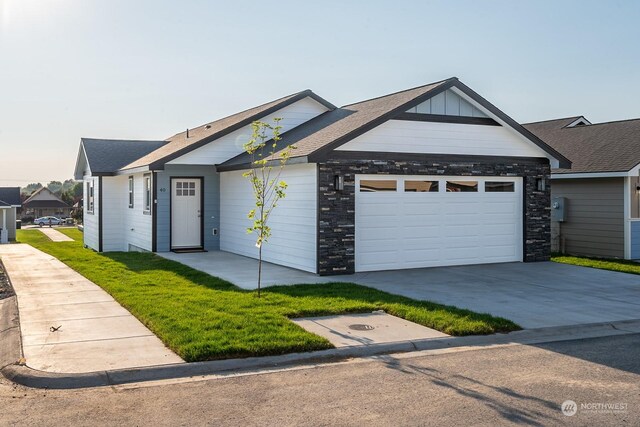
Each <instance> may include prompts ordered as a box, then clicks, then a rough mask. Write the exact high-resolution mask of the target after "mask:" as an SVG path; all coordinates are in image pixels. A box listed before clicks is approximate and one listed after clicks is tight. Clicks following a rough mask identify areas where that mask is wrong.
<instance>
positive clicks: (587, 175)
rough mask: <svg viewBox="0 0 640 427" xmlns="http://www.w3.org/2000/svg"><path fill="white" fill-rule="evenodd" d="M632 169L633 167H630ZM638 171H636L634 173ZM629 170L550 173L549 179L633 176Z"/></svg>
mask: <svg viewBox="0 0 640 427" xmlns="http://www.w3.org/2000/svg"><path fill="white" fill-rule="evenodd" d="M632 170H633V169H632ZM637 174H638V173H637V172H636V174H635V175H637ZM635 175H633V174H632V173H631V171H629V172H577V173H552V174H551V179H580V178H624V177H626V176H635Z"/></svg>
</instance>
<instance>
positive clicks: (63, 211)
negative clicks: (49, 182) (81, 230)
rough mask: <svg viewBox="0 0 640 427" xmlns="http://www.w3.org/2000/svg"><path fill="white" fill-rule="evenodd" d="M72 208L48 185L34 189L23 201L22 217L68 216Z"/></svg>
mask: <svg viewBox="0 0 640 427" xmlns="http://www.w3.org/2000/svg"><path fill="white" fill-rule="evenodd" d="M72 209H73V207H71V206H69V205H68V204H66V203H65V202H63V201H62V199H60V197H58V196H56V195H55V194H54V193H53V192H52V191H51V190H49V189H48V188H47V187H42V188H40V189H38V190H36V191H34V192H33V193H32V194H31V196H29V198H28V199H27V200H25V201H24V202H23V203H22V217H23V218H25V217H34V218H40V217H43V216H56V217H60V218H66V217H68V216H69V215H71V210H72Z"/></svg>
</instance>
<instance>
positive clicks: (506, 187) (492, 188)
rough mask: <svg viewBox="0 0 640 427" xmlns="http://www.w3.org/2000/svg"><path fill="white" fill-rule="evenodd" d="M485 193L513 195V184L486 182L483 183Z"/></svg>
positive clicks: (508, 182) (507, 182)
mask: <svg viewBox="0 0 640 427" xmlns="http://www.w3.org/2000/svg"><path fill="white" fill-rule="evenodd" d="M484 191H485V192H486V193H513V192H514V191H516V190H515V182H510V181H487V182H485V183H484Z"/></svg>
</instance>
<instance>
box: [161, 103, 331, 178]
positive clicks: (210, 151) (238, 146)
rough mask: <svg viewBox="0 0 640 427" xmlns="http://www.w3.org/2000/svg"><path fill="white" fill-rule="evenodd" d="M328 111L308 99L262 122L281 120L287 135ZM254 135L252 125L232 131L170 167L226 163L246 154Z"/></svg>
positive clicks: (178, 159)
mask: <svg viewBox="0 0 640 427" xmlns="http://www.w3.org/2000/svg"><path fill="white" fill-rule="evenodd" d="M327 110H328V109H327V107H325V106H324V105H322V104H320V103H318V102H316V101H314V100H313V99H311V98H308V97H307V98H304V99H301V100H300V101H298V102H295V103H293V104H291V105H289V106H287V107H284V108H282V109H280V110H278V111H276V112H275V113H273V114H271V115H269V116H266V117H263V118H261V119H260V120H262V121H264V122H267V123H271V122H272V121H273V119H274V118H275V117H279V118H281V119H282V120H281V121H280V125H281V126H282V129H281V132H282V133H284V132H286V131H288V130H290V129H293V128H294V127H296V126H299V125H301V124H302V123H304V122H307V121H309V120H311V119H312V118H314V117H316V116H318V115H320V114H322V113H324V112H325V111H327ZM251 134H252V130H251V125H247V126H245V127H243V128H241V129H238V130H236V131H235V132H231V133H230V134H229V135H226V136H223V137H222V138H220V139H217V140H215V141H213V142H211V143H210V144H207V145H204V146H202V147H200V148H197V149H195V150H193V151H191V152H190V153H187V154H185V155H184V156H180V157H178V158H177V159H174V160H172V161H170V162H168V163H167V164H174V165H217V164H220V163H223V162H225V161H227V160H229V159H231V158H232V157H235V156H237V155H238V154H240V153H242V152H244V149H243V145H244V144H245V143H246V142H247V141H249V139H250V138H251Z"/></svg>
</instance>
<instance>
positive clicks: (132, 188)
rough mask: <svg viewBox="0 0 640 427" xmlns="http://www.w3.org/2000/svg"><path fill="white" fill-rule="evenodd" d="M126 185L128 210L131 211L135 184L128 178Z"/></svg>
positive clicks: (131, 177) (131, 178)
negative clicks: (127, 189)
mask: <svg viewBox="0 0 640 427" xmlns="http://www.w3.org/2000/svg"><path fill="white" fill-rule="evenodd" d="M128 185H129V191H128V193H127V194H128V195H129V209H133V205H134V200H133V196H134V193H135V191H134V190H135V183H134V181H133V176H130V177H129V181H128Z"/></svg>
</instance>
